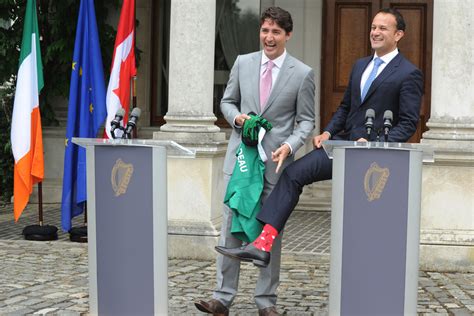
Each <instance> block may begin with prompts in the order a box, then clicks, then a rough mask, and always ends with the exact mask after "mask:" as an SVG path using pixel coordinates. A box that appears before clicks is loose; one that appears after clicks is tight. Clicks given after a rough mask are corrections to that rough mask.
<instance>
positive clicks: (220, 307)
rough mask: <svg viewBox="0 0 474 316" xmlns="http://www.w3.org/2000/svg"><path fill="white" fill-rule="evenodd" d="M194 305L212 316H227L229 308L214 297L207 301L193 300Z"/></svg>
mask: <svg viewBox="0 0 474 316" xmlns="http://www.w3.org/2000/svg"><path fill="white" fill-rule="evenodd" d="M194 306H196V308H197V309H199V310H200V311H201V312H204V313H208V314H212V315H214V316H229V309H228V308H227V307H225V306H224V304H222V303H221V302H219V301H218V300H216V299H212V300H210V301H209V302H206V301H202V300H201V301H197V302H194ZM265 315H266V314H265Z"/></svg>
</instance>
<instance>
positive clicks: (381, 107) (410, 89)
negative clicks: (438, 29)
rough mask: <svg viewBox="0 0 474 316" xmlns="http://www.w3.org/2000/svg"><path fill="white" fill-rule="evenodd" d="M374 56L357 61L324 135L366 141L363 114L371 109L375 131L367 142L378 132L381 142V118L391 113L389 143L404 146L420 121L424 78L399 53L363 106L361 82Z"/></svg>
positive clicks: (368, 93) (373, 85)
mask: <svg viewBox="0 0 474 316" xmlns="http://www.w3.org/2000/svg"><path fill="white" fill-rule="evenodd" d="M372 58H373V56H368V57H365V58H361V59H359V60H357V62H356V63H355V65H354V67H353V68H352V72H351V75H350V79H349V85H348V87H347V89H346V91H345V93H344V98H343V100H342V102H341V104H340V105H339V107H338V109H337V111H336V113H335V114H334V116H333V117H332V119H331V121H330V122H329V124H328V125H327V126H326V128H325V129H324V131H328V132H329V133H331V135H332V136H333V139H343V140H357V139H359V138H361V137H363V138H367V132H366V128H365V112H366V111H367V109H370V108H372V109H374V111H375V120H374V129H373V130H374V131H375V132H372V133H371V137H370V140H372V141H373V140H375V139H376V133H377V132H378V131H381V132H380V139H383V114H384V112H385V111H386V110H391V111H392V112H393V121H392V125H393V127H392V129H391V131H390V133H389V135H388V141H389V142H406V141H407V140H408V139H409V138H410V137H411V136H412V135H413V134H414V133H415V131H416V126H417V123H418V120H419V118H420V105H421V98H422V96H423V75H422V73H421V71H420V70H419V69H418V68H416V66H415V65H413V64H412V63H410V62H409V61H408V60H407V59H406V58H405V57H403V55H402V54H401V53H398V54H397V55H396V56H395V58H393V59H392V60H391V61H390V62H389V63H388V64H387V66H386V67H385V68H384V69H383V71H382V72H381V73H380V74H379V75H378V76H377V78H375V80H374V81H373V82H372V85H371V86H370V89H369V91H368V92H367V95H366V97H365V99H364V101H363V102H361V100H360V93H361V91H360V81H361V78H362V74H363V72H364V70H365V68H366V67H367V65H368V64H369V63H370V61H371V60H372Z"/></svg>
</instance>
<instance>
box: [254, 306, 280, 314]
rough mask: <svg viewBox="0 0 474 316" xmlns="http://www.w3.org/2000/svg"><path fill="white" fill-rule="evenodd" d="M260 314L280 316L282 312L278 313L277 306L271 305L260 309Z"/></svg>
mask: <svg viewBox="0 0 474 316" xmlns="http://www.w3.org/2000/svg"><path fill="white" fill-rule="evenodd" d="M258 315H259V316H278V315H280V314H278V312H277V309H276V307H275V306H270V307H267V308H264V309H259V310H258Z"/></svg>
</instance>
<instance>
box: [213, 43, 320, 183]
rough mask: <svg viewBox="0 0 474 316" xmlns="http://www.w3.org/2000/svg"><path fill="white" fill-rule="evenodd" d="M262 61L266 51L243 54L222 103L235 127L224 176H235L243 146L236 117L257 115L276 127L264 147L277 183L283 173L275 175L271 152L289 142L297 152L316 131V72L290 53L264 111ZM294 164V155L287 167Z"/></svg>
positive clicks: (268, 168)
mask: <svg viewBox="0 0 474 316" xmlns="http://www.w3.org/2000/svg"><path fill="white" fill-rule="evenodd" d="M261 58H262V51H259V52H255V53H251V54H247V55H240V56H238V57H237V59H236V61H235V63H234V66H233V67H232V71H231V73H230V78H229V81H228V83H227V88H226V90H225V93H224V96H223V98H222V101H221V111H222V113H223V115H224V117H225V119H226V120H227V122H229V124H230V125H231V126H232V127H233V129H232V134H231V136H230V139H229V145H228V148H227V153H226V157H225V160H224V173H226V174H229V175H230V174H232V171H233V169H234V165H235V161H236V156H235V153H236V151H237V148H238V147H239V145H240V143H241V138H240V133H241V128H238V127H235V126H234V118H235V117H236V116H237V115H239V114H240V113H249V112H255V113H257V114H259V115H261V116H263V117H264V118H266V119H267V120H268V121H269V122H270V123H272V125H273V129H272V130H271V131H270V132H268V133H267V134H266V135H265V137H264V139H263V141H262V145H263V148H264V150H265V153H266V154H267V157H269V159H268V161H267V162H266V164H265V166H266V170H265V178H266V180H267V181H268V182H270V183H272V184H275V183H276V182H277V180H278V177H279V174H276V173H275V169H276V164H275V163H274V162H273V161H272V160H271V152H272V151H275V150H276V149H277V148H278V147H280V146H281V144H283V143H285V142H287V143H289V144H290V145H291V148H292V149H293V153H295V152H296V151H297V150H298V149H299V148H300V147H301V146H302V145H303V144H304V143H305V140H306V138H307V137H308V136H309V135H310V133H311V132H312V131H313V128H314V73H313V70H312V69H311V68H310V67H308V66H307V65H305V64H303V63H302V62H301V61H299V60H297V59H296V58H294V57H292V56H290V54H287V55H286V57H285V60H284V62H283V65H282V67H281V69H280V73H279V74H278V77H277V80H276V82H275V85H274V86H273V88H272V91H271V93H270V96H269V98H268V102H267V105H266V107H265V109H264V110H263V112H261V109H260V93H259V91H260V90H259V85H260V66H261V65H260V63H261ZM291 161H293V155H291V156H290V157H288V158H287V159H286V160H285V162H284V164H283V168H284V167H285V166H286V165H287V164H289V163H290V162H291ZM283 168H282V169H281V170H283ZM280 173H281V171H280Z"/></svg>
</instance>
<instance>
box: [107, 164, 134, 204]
mask: <svg viewBox="0 0 474 316" xmlns="http://www.w3.org/2000/svg"><path fill="white" fill-rule="evenodd" d="M132 175H133V165H132V164H131V163H125V162H123V161H122V159H120V158H119V159H117V161H116V162H115V165H114V167H113V168H112V173H111V175H110V182H111V183H112V189H113V190H114V192H115V196H120V195H122V194H125V193H126V192H127V188H128V184H129V183H130V179H131V178H132Z"/></svg>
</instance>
